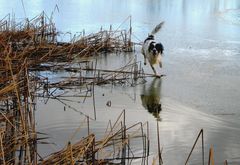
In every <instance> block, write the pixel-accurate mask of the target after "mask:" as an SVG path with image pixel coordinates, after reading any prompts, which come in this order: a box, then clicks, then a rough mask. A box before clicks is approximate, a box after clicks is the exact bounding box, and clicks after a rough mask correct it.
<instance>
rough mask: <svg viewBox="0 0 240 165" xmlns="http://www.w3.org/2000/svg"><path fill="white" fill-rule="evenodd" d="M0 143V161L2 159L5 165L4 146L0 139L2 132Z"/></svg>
mask: <svg viewBox="0 0 240 165" xmlns="http://www.w3.org/2000/svg"><path fill="white" fill-rule="evenodd" d="M0 144H1V152H2V153H1V157H2V161H3V165H6V162H5V154H4V146H3V141H2V132H0Z"/></svg>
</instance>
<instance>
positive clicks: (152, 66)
mask: <svg viewBox="0 0 240 165" xmlns="http://www.w3.org/2000/svg"><path fill="white" fill-rule="evenodd" d="M151 68H152V70H153V72H154V74H155V75H157V72H156V70H155V68H154V67H153V66H152V65H151Z"/></svg>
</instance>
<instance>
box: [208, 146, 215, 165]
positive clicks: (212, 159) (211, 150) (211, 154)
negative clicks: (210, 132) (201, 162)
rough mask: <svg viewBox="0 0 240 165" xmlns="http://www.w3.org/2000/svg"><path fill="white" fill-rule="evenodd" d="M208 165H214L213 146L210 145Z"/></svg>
mask: <svg viewBox="0 0 240 165" xmlns="http://www.w3.org/2000/svg"><path fill="white" fill-rule="evenodd" d="M208 165H214V151H213V146H212V145H211V147H210V149H209V158H208Z"/></svg>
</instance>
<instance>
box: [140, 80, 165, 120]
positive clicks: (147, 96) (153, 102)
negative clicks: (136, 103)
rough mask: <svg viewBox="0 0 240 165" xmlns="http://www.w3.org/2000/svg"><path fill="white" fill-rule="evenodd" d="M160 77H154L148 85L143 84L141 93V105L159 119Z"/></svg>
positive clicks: (160, 108)
mask: <svg viewBox="0 0 240 165" xmlns="http://www.w3.org/2000/svg"><path fill="white" fill-rule="evenodd" d="M160 98H161V79H160V78H154V79H153V80H152V82H151V83H150V85H149V86H148V84H144V85H143V89H142V94H141V100H142V105H143V107H144V108H145V109H146V110H148V112H149V113H151V114H152V115H153V116H154V117H155V118H156V119H158V120H160V116H159V113H160V111H161V110H162V107H161V102H160Z"/></svg>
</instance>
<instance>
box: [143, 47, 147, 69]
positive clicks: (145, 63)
mask: <svg viewBox="0 0 240 165" xmlns="http://www.w3.org/2000/svg"><path fill="white" fill-rule="evenodd" d="M142 54H143V56H144V65H147V60H146V55H145V53H144V49H143V47H142Z"/></svg>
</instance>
